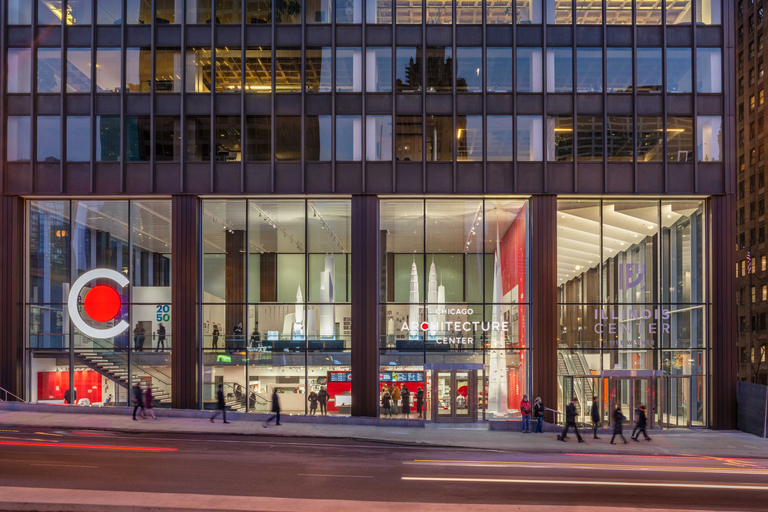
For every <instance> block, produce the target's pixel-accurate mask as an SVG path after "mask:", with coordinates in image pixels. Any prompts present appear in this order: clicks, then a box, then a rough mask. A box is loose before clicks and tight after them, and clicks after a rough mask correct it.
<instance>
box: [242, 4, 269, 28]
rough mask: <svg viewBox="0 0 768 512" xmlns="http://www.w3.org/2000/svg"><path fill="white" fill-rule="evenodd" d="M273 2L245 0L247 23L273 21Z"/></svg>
mask: <svg viewBox="0 0 768 512" xmlns="http://www.w3.org/2000/svg"><path fill="white" fill-rule="evenodd" d="M271 4H272V2H270V1H269V0H245V22H246V23H271V22H272V5H271Z"/></svg>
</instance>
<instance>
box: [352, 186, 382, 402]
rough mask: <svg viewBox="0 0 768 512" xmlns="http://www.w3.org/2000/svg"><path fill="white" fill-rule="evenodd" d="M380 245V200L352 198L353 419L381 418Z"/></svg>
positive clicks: (372, 197) (369, 197)
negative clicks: (379, 416)
mask: <svg viewBox="0 0 768 512" xmlns="http://www.w3.org/2000/svg"><path fill="white" fill-rule="evenodd" d="M378 241H379V199H378V197H376V196H375V195H355V196H352V416H369V417H376V416H377V414H378V392H377V390H378V381H379V348H378V347H379V343H378V340H379V332H378V331H379V329H378V327H379V326H378V314H379V250H378Z"/></svg>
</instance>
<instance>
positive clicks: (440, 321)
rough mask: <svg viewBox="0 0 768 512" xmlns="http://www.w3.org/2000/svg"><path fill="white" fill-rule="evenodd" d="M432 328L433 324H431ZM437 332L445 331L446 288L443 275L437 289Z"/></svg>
mask: <svg viewBox="0 0 768 512" xmlns="http://www.w3.org/2000/svg"><path fill="white" fill-rule="evenodd" d="M430 326H431V324H430ZM435 330H436V331H438V333H439V332H441V331H445V286H443V278H442V273H441V277H440V286H438V287H437V325H436V326H435Z"/></svg>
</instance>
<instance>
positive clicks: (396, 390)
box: [390, 384, 400, 415]
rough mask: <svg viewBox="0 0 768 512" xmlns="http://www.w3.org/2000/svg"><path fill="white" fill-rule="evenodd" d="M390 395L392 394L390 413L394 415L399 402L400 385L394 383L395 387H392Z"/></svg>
mask: <svg viewBox="0 0 768 512" xmlns="http://www.w3.org/2000/svg"><path fill="white" fill-rule="evenodd" d="M390 395H392V414H395V415H396V414H397V413H398V408H397V406H398V405H399V403H400V386H399V385H398V384H395V387H394V388H392V391H391V392H390Z"/></svg>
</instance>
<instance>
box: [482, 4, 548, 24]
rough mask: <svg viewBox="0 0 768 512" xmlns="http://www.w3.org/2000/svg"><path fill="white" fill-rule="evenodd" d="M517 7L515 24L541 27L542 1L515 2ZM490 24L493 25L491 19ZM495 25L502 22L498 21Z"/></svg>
mask: <svg viewBox="0 0 768 512" xmlns="http://www.w3.org/2000/svg"><path fill="white" fill-rule="evenodd" d="M515 7H516V9H517V12H516V15H515V23H517V24H518V25H528V24H534V25H539V24H540V23H541V0H519V1H518V2H515ZM488 23H491V21H490V19H489V21H488ZM494 23H502V22H501V21H496V22H494Z"/></svg>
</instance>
